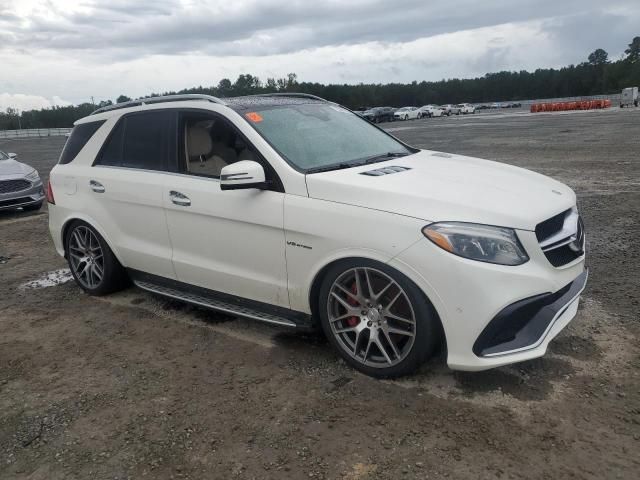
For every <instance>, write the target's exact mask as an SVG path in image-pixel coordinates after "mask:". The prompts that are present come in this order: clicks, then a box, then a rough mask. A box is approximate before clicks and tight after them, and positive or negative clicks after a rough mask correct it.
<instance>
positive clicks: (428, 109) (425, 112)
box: [418, 104, 443, 118]
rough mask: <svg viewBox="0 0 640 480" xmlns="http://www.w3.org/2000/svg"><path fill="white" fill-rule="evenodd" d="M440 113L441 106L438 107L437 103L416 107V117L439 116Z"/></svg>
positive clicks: (441, 112)
mask: <svg viewBox="0 0 640 480" xmlns="http://www.w3.org/2000/svg"><path fill="white" fill-rule="evenodd" d="M442 115H443V111H442V108H440V107H439V106H438V105H431V104H430V105H423V106H422V107H420V108H419V109H418V118H423V117H441V116H442Z"/></svg>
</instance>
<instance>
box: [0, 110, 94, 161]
mask: <svg viewBox="0 0 640 480" xmlns="http://www.w3.org/2000/svg"><path fill="white" fill-rule="evenodd" d="M104 122H105V120H100V121H97V122H88V123H81V124H80V125H76V126H75V127H73V130H72V131H71V135H70V136H69V138H68V139H67V143H65V144H64V148H63V149H62V154H61V155H60V160H59V161H58V163H59V164H61V165H65V164H67V163H71V162H72V161H73V159H74V158H76V157H77V156H78V153H80V150H82V148H83V147H84V146H85V145H86V144H87V142H88V141H89V140H90V139H91V137H93V134H94V133H96V132H97V131H98V129H99V128H100V127H101V126H102V124H103V123H104ZM0 158H1V157H0Z"/></svg>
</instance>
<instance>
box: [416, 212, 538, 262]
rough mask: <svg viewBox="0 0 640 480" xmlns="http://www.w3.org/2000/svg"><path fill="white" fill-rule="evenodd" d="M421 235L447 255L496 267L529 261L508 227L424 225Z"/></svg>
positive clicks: (460, 224) (446, 223)
mask: <svg viewBox="0 0 640 480" xmlns="http://www.w3.org/2000/svg"><path fill="white" fill-rule="evenodd" d="M422 233H423V234H424V235H425V237H427V238H428V239H429V240H431V241H432V242H433V243H435V244H436V245H438V246H439V247H440V248H442V249H444V250H446V251H447V252H451V253H453V254H454V255H459V256H460V257H464V258H469V259H471V260H478V261H480V262H488V263H497V264H499V265H522V264H523V263H525V262H526V261H528V260H529V257H528V256H527V254H526V252H525V251H524V248H523V247H522V245H521V244H520V241H519V240H518V237H517V235H516V232H515V231H514V230H512V229H511V228H502V227H490V226H487V225H478V224H475V223H462V222H443V223H433V224H431V225H427V226H426V227H424V228H423V229H422Z"/></svg>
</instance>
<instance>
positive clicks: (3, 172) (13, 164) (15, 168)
mask: <svg viewBox="0 0 640 480" xmlns="http://www.w3.org/2000/svg"><path fill="white" fill-rule="evenodd" d="M32 171H33V168H32V167H30V166H29V165H25V164H24V163H20V162H18V161H16V160H13V159H9V160H0V177H4V176H11V177H15V176H16V175H26V174H28V173H31V172H32Z"/></svg>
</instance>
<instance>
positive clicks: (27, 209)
mask: <svg viewBox="0 0 640 480" xmlns="http://www.w3.org/2000/svg"><path fill="white" fill-rule="evenodd" d="M41 208H42V202H38V203H34V204H31V205H26V206H24V207H22V210H23V211H25V212H35V211H37V210H40V209H41Z"/></svg>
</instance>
